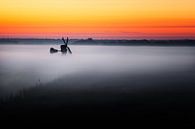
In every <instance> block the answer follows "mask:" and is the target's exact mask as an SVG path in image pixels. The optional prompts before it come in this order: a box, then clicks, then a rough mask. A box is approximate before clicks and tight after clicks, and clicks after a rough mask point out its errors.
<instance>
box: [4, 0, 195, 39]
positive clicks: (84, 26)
mask: <svg viewBox="0 0 195 129" xmlns="http://www.w3.org/2000/svg"><path fill="white" fill-rule="evenodd" d="M62 36H69V37H70V38H88V37H92V38H98V39H195V0H0V37H1V38H60V37H62Z"/></svg>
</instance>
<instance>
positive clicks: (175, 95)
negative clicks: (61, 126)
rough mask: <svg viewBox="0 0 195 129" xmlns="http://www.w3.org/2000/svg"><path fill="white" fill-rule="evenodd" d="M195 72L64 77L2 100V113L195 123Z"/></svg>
mask: <svg viewBox="0 0 195 129" xmlns="http://www.w3.org/2000/svg"><path fill="white" fill-rule="evenodd" d="M194 72H195V71H190V73H191V74H185V76H184V75H181V74H171V73H170V74H167V73H166V74H144V73H142V74H139V75H137V76H136V75H134V76H130V75H128V74H126V75H123V76H121V75H120V76H118V75H113V76H107V75H105V74H100V73H96V74H89V75H85V76H82V75H78V76H76V77H75V76H74V77H71V76H69V77H68V78H66V80H65V79H64V78H63V77H62V78H60V79H58V80H56V81H54V82H51V83H48V84H45V85H38V86H36V87H34V88H30V89H26V90H23V91H21V92H20V93H19V94H17V95H16V96H12V97H10V98H7V99H5V100H2V101H1V105H0V108H1V109H0V111H1V117H2V118H4V119H8V120H10V119H15V120H19V119H22V120H29V121H30V119H33V120H35V119H36V120H40V121H48V120H50V121H59V120H61V121H63V120H64V119H70V118H76V117H80V118H81V119H82V117H85V118H89V119H91V118H94V117H96V118H97V117H101V119H105V118H106V119H107V118H111V119H116V118H120V119H124V118H125V119H126V120H128V121H129V122H130V123H135V122H136V123H139V124H138V125H140V124H141V123H142V122H144V123H147V124H151V125H154V124H157V123H161V124H163V125H167V124H172V125H175V126H180V125H183V126H185V127H192V126H193V125H194V123H195V121H194V120H195V94H194V93H195V88H194V86H195V76H194ZM67 80H69V81H67ZM89 80H90V81H89ZM101 119H100V120H101ZM111 119H108V120H111Z"/></svg>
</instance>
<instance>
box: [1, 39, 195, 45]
mask: <svg viewBox="0 0 195 129" xmlns="http://www.w3.org/2000/svg"><path fill="white" fill-rule="evenodd" d="M0 44H61V39H12V38H11V39H7V38H4V39H0ZM69 44H71V45H126V46H195V40H190V39H184V40H145V39H144V40H95V39H92V38H88V39H70V43H69Z"/></svg>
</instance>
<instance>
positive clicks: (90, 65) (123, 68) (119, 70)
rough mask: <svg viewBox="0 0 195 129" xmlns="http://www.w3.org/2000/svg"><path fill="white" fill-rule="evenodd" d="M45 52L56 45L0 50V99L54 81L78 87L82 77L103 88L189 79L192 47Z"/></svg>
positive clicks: (192, 72)
mask: <svg viewBox="0 0 195 129" xmlns="http://www.w3.org/2000/svg"><path fill="white" fill-rule="evenodd" d="M50 47H54V48H57V49H59V46H57V45H0V96H1V97H2V96H7V95H8V96H9V95H13V94H15V93H17V92H18V91H20V90H22V89H25V88H30V87H35V86H37V85H47V84H49V83H52V82H53V81H58V80H60V79H63V80H64V81H67V82H70V81H72V85H71V86H72V87H74V86H75V87H78V86H77V85H78V84H79V83H82V78H85V79H83V81H85V82H86V81H88V83H89V82H90V81H94V83H95V80H96V81H97V80H104V79H107V80H105V83H106V82H107V81H112V80H113V81H114V80H115V81H114V82H117V83H118V84H121V83H122V82H120V81H124V80H123V78H124V77H126V80H127V81H128V78H129V79H131V78H133V77H135V76H136V77H138V78H139V77H140V78H144V77H145V78H146V79H147V77H151V78H152V77H154V80H155V77H157V76H161V75H163V77H162V78H164V77H167V78H166V79H170V80H172V79H175V78H177V80H180V81H181V80H182V79H183V78H185V77H186V78H190V79H191V81H192V79H194V77H195V70H194V66H195V48H194V47H158V46H156V47H151V46H95V45H92V46H87V45H70V46H69V47H70V48H71V50H72V52H73V53H72V54H69V53H67V54H62V53H60V52H58V53H54V54H50V53H49V48H50ZM169 75H172V77H174V78H169V77H170V76H169ZM70 77H71V79H70ZM74 77H75V80H74ZM79 78H80V79H79ZM87 78H88V80H87ZM162 78H161V80H162ZM157 79H158V78H157ZM78 80H80V82H79V81H78ZM127 81H126V82H127ZM138 81H143V80H141V79H140V80H138ZM184 82H185V80H184ZM94 83H93V84H94ZM65 86H66V85H65ZM82 86H83V85H81V86H80V87H79V88H80V89H82ZM99 86H100V85H99Z"/></svg>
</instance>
